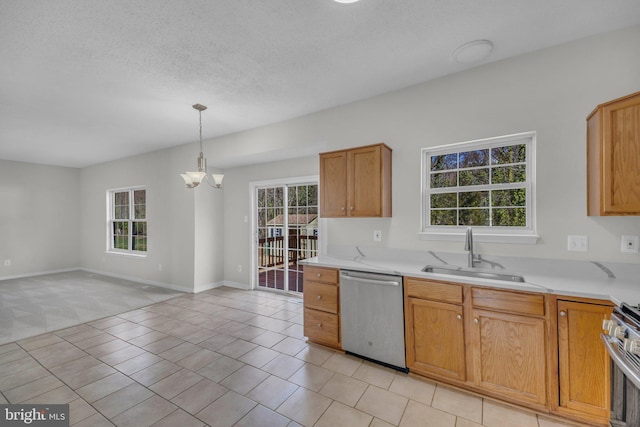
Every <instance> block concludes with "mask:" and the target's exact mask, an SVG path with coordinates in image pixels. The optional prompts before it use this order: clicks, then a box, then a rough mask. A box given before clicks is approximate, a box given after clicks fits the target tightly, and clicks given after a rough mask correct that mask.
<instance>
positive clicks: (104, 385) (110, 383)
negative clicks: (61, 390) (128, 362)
mask: <svg viewBox="0 0 640 427" xmlns="http://www.w3.org/2000/svg"><path fill="white" fill-rule="evenodd" d="M130 384H133V380H132V379H131V378H129V377H127V376H126V375H122V374H121V373H120V372H116V373H115V374H111V375H109V376H107V377H104V378H102V379H100V380H98V381H95V382H93V383H91V384H87V385H85V386H83V387H80V388H79V389H77V390H76V393H78V394H79V395H80V397H82V398H83V399H84V400H86V401H87V402H89V403H92V402H95V401H96V400H100V399H102V398H103V397H105V396H108V395H109V394H111V393H114V392H116V391H118V390H120V389H123V388H125V387H126V386H128V385H130Z"/></svg>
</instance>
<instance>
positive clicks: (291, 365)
mask: <svg viewBox="0 0 640 427" xmlns="http://www.w3.org/2000/svg"><path fill="white" fill-rule="evenodd" d="M304 365H305V362H303V361H302V360H300V359H296V358H295V357H293V356H289V355H286V354H280V355H278V356H276V358H275V359H273V360H272V361H271V362H269V363H267V364H266V365H264V366H263V367H262V370H264V371H267V372H269V373H270V374H272V375H276V376H278V377H280V378H284V379H287V378H289V377H290V376H291V375H293V374H294V373H295V372H296V371H297V370H298V369H300V368H302V367H303V366H304Z"/></svg>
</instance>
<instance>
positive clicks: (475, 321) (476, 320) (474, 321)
mask: <svg viewBox="0 0 640 427" xmlns="http://www.w3.org/2000/svg"><path fill="white" fill-rule="evenodd" d="M478 322H479V320H478V318H477V317H476V318H475V319H473V323H475V324H476V325H477V324H478Z"/></svg>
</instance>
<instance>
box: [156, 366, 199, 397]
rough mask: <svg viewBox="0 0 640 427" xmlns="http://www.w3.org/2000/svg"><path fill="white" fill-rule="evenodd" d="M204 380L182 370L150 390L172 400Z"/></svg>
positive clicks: (193, 373) (162, 380) (188, 371)
mask: <svg viewBox="0 0 640 427" xmlns="http://www.w3.org/2000/svg"><path fill="white" fill-rule="evenodd" d="M203 379H204V378H203V377H202V376H200V375H198V374H196V373H195V372H192V371H190V370H188V369H181V370H180V371H177V372H175V373H173V374H171V375H169V376H168V377H166V378H163V379H161V380H160V381H158V382H157V383H155V384H153V385H151V386H150V387H149V388H150V389H151V390H153V391H154V392H156V393H158V394H159V395H160V396H162V397H164V398H165V399H172V398H174V397H175V396H177V395H178V394H180V393H182V392H183V391H185V390H186V389H188V388H189V387H191V386H193V385H195V384H197V383H199V382H200V381H202V380H203Z"/></svg>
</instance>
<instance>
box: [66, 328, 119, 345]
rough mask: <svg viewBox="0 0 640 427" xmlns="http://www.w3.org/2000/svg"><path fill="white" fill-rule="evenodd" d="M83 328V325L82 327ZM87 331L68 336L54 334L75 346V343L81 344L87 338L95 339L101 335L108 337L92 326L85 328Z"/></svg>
mask: <svg viewBox="0 0 640 427" xmlns="http://www.w3.org/2000/svg"><path fill="white" fill-rule="evenodd" d="M82 326H85V325H82ZM86 328H87V329H83V330H79V331H78V332H75V333H73V334H69V335H60V334H59V333H56V335H58V336H61V337H64V340H65V341H68V342H70V343H72V344H75V343H77V342H82V341H85V340H87V339H89V338H95V337H101V336H103V335H109V334H107V333H105V332H103V331H101V330H100V329H96V328H94V327H92V326H86Z"/></svg>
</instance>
